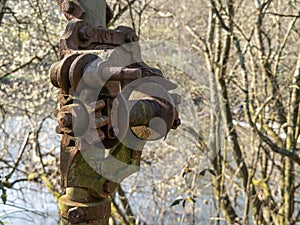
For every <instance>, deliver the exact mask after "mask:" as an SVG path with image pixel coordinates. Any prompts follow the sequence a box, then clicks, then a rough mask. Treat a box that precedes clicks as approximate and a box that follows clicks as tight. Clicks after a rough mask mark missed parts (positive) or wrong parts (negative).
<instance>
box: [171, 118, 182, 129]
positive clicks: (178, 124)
mask: <svg viewBox="0 0 300 225" xmlns="http://www.w3.org/2000/svg"><path fill="white" fill-rule="evenodd" d="M180 125H181V120H180V119H179V118H176V119H175V120H174V122H173V126H172V129H176V128H177V127H179V126H180Z"/></svg>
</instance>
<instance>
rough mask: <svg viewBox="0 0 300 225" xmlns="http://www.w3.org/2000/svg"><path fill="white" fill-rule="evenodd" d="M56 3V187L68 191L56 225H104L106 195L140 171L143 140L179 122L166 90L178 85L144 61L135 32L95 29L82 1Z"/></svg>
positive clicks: (173, 98) (107, 212)
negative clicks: (59, 18)
mask: <svg viewBox="0 0 300 225" xmlns="http://www.w3.org/2000/svg"><path fill="white" fill-rule="evenodd" d="M57 2H58V4H59V6H60V8H61V9H62V11H63V13H64V14H65V16H66V17H67V19H68V20H69V22H68V24H67V26H66V30H65V32H64V34H63V35H62V37H61V39H60V52H61V60H60V61H59V62H56V63H54V64H53V65H52V66H51V68H50V80H51V83H52V84H53V85H54V86H55V87H57V88H59V89H60V97H59V103H60V104H59V108H58V109H57V110H56V112H55V115H56V118H57V123H58V125H57V128H56V131H57V133H59V134H61V135H62V140H61V176H62V178H61V181H62V182H61V184H62V187H63V188H64V189H67V190H69V191H67V193H66V195H64V196H63V197H61V198H60V203H59V212H60V215H61V216H62V218H63V219H62V224H69V223H70V224H77V223H82V222H85V223H84V224H107V223H108V219H107V218H108V217H109V215H110V200H109V198H110V196H111V195H112V194H113V193H114V192H115V190H116V189H117V187H118V185H119V183H120V182H121V181H122V180H123V179H124V178H126V177H127V176H129V175H130V174H132V173H134V172H136V171H137V170H138V168H139V165H140V157H141V154H142V152H141V150H142V149H143V146H144V144H145V143H146V141H148V140H155V139H158V138H161V137H164V136H165V135H166V134H167V133H168V132H169V130H170V129H176V128H177V127H178V126H179V125H180V119H179V118H178V112H177V108H178V105H179V104H180V96H179V95H176V94H170V93H169V91H170V90H172V89H175V88H176V87H177V86H176V85H175V84H174V83H172V82H170V81H169V80H167V79H165V78H164V76H163V74H162V72H161V71H160V70H159V69H156V68H152V67H150V66H148V65H147V64H146V63H144V62H143V60H142V57H141V50H140V46H139V44H138V42H137V41H138V37H137V35H136V34H135V32H134V30H132V29H131V28H129V27H124V26H121V27H117V28H116V29H113V30H112V29H106V28H105V26H93V25H91V24H90V23H89V22H88V21H87V20H84V19H85V16H86V15H87V14H86V13H87V11H86V9H85V8H84V7H83V6H82V5H81V4H80V1H77V0H57ZM105 10H106V12H105V13H106V17H107V18H108V17H109V18H111V17H112V13H111V11H110V9H109V7H108V6H106V9H105ZM109 18H108V19H109ZM139 87H140V88H139ZM157 118H159V119H158V120H157V121H155V120H156V119H157ZM131 140H133V141H131ZM106 149H110V150H109V156H105V152H106ZM94 158H95V159H97V160H95V159H94ZM92 159H93V161H92ZM91 161H92V163H91ZM99 171H100V172H99ZM72 193H73V194H72ZM74 193H75V194H74ZM85 195H87V198H83V199H84V200H82V196H85ZM91 221H94V222H91Z"/></svg>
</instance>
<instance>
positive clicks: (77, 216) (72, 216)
mask: <svg viewBox="0 0 300 225" xmlns="http://www.w3.org/2000/svg"><path fill="white" fill-rule="evenodd" d="M67 219H68V220H69V222H70V223H72V224H77V223H81V222H83V221H84V219H85V215H84V211H83V210H82V209H81V208H79V207H74V208H71V209H69V211H68V214H67Z"/></svg>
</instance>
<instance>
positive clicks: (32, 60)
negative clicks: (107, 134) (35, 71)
mask: <svg viewBox="0 0 300 225" xmlns="http://www.w3.org/2000/svg"><path fill="white" fill-rule="evenodd" d="M47 54H48V53H47ZM45 56H46V55H44V56H43V57H39V56H37V55H35V56H33V57H32V58H31V59H30V60H29V61H27V62H25V63H24V64H22V65H20V66H18V67H17V68H15V69H13V70H12V71H9V72H7V73H5V74H4V75H2V76H1V77H0V82H1V81H2V80H3V79H4V78H5V77H7V76H9V75H11V74H13V73H15V72H18V71H19V70H21V69H23V68H24V67H26V66H29V65H30V64H31V63H33V62H34V61H35V60H38V61H42V59H43V58H44V57H45Z"/></svg>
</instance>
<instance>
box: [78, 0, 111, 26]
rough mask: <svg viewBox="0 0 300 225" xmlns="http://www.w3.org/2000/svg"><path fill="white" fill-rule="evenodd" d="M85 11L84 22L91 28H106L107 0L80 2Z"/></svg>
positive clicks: (80, 0)
mask: <svg viewBox="0 0 300 225" xmlns="http://www.w3.org/2000/svg"><path fill="white" fill-rule="evenodd" d="M78 2H79V3H80V5H81V6H82V7H83V8H84V9H85V11H86V12H85V16H84V19H83V20H84V21H86V22H88V24H89V25H91V26H94V27H96V26H102V27H106V2H105V0H78Z"/></svg>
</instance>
